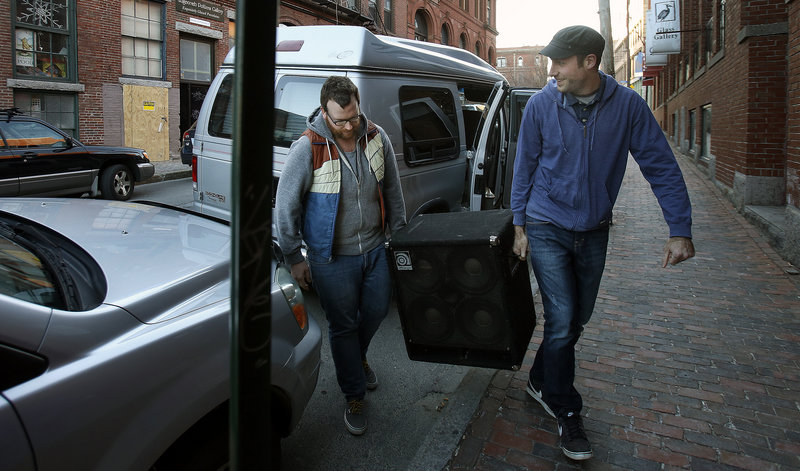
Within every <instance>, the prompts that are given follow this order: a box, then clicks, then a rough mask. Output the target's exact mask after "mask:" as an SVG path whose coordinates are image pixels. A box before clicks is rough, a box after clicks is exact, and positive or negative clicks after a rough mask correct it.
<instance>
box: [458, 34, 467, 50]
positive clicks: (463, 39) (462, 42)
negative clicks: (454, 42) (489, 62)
mask: <svg viewBox="0 0 800 471" xmlns="http://www.w3.org/2000/svg"><path fill="white" fill-rule="evenodd" d="M458 47H460V48H461V49H466V48H467V35H466V34H464V33H461V36H460V37H459V38H458Z"/></svg>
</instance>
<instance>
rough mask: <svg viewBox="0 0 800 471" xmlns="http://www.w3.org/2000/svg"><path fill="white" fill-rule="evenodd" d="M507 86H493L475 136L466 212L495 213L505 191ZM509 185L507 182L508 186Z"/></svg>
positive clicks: (501, 82)
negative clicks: (487, 210) (485, 211)
mask: <svg viewBox="0 0 800 471" xmlns="http://www.w3.org/2000/svg"><path fill="white" fill-rule="evenodd" d="M508 93H509V86H508V83H506V82H503V81H499V82H497V83H496V84H495V86H494V90H492V94H491V95H490V96H489V100H488V101H487V102H486V104H487V106H488V108H487V111H486V112H485V113H484V114H483V116H482V117H481V121H480V124H479V126H478V129H479V132H478V134H477V135H476V136H475V138H476V140H477V143H476V145H475V146H474V149H475V155H474V157H473V159H472V163H471V166H470V170H469V171H470V176H469V180H468V181H469V182H470V198H469V210H470V211H480V210H483V209H498V208H500V207H502V201H503V200H502V194H503V191H504V190H505V188H504V181H503V176H504V175H505V172H504V168H505V164H506V152H507V150H508V123H509V119H508V116H507V111H506V107H505V102H506V98H507V97H508ZM509 184H510V182H509Z"/></svg>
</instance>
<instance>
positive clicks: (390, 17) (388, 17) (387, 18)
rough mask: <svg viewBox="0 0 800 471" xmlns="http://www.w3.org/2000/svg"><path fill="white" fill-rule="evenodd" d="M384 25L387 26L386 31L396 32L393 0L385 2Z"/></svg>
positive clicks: (385, 0) (384, 0)
mask: <svg viewBox="0 0 800 471" xmlns="http://www.w3.org/2000/svg"><path fill="white" fill-rule="evenodd" d="M383 24H384V25H385V26H386V31H390V32H391V31H394V11H393V10H392V0H383Z"/></svg>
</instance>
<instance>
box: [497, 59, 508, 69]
mask: <svg viewBox="0 0 800 471" xmlns="http://www.w3.org/2000/svg"><path fill="white" fill-rule="evenodd" d="M505 66H506V58H505V57H498V58H497V67H505Z"/></svg>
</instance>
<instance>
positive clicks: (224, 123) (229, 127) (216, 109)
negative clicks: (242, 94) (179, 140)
mask: <svg viewBox="0 0 800 471" xmlns="http://www.w3.org/2000/svg"><path fill="white" fill-rule="evenodd" d="M208 133H209V134H211V135H212V136H215V137H222V138H225V139H231V138H232V137H233V74H228V75H226V76H225V77H224V78H223V79H222V83H221V84H220V85H219V91H217V96H216V98H214V104H213V105H212V106H211V115H210V116H209V117H208Z"/></svg>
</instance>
